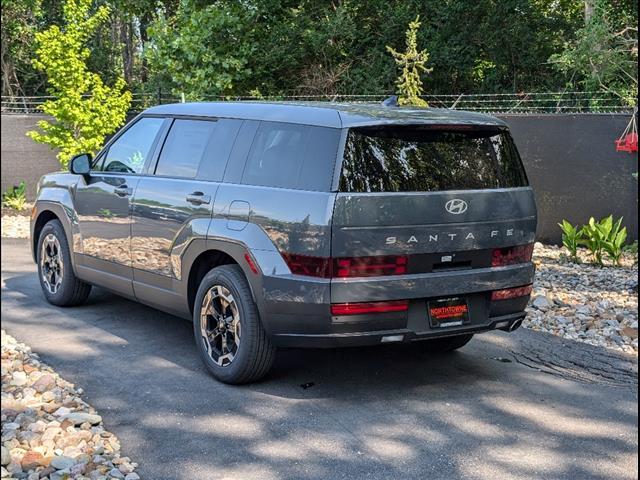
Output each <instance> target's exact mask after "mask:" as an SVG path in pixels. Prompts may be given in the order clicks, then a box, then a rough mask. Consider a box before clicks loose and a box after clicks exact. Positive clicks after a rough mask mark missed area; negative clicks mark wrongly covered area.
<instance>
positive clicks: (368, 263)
mask: <svg viewBox="0 0 640 480" xmlns="http://www.w3.org/2000/svg"><path fill="white" fill-rule="evenodd" d="M405 273H407V256H406V255H385V256H379V257H348V258H336V259H334V266H333V276H334V277H338V278H348V277H379V276H384V275H403V274H405Z"/></svg>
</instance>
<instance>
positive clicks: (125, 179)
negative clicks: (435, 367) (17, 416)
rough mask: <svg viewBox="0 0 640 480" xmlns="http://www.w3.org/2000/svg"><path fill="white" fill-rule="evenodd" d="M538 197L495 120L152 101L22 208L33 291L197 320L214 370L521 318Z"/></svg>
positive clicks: (444, 347) (371, 108) (508, 324)
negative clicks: (108, 300) (113, 298)
mask: <svg viewBox="0 0 640 480" xmlns="http://www.w3.org/2000/svg"><path fill="white" fill-rule="evenodd" d="M535 228H536V207H535V203H534V197H533V192H532V190H531V188H530V187H529V186H528V182H527V177H526V175H525V172H524V169H523V166H522V162H521V160H520V157H519V155H518V152H517V150H516V147H515V145H514V143H513V140H512V139H511V136H510V135H509V132H508V129H507V126H506V125H505V124H504V123H503V122H502V121H500V120H498V119H496V118H493V117H490V116H486V115H480V114H475V113H468V112H460V111H453V110H443V109H421V110H412V109H406V108H397V107H384V106H377V105H342V104H332V103H315V104H314V103H192V104H177V105H162V106H157V107H153V108H150V109H148V110H146V111H145V112H144V113H142V114H141V115H139V116H138V117H137V118H135V119H134V120H133V121H131V122H130V123H129V124H128V125H127V126H126V127H125V128H123V129H122V130H121V131H120V132H119V133H118V134H117V135H115V136H114V137H113V138H112V139H111V140H110V141H109V142H108V143H107V144H106V146H105V147H104V148H103V149H102V150H101V151H100V153H98V155H97V156H96V157H95V159H92V158H91V157H90V156H89V155H86V154H83V155H78V156H76V157H74V158H73V159H72V161H71V163H70V172H69V173H52V174H50V175H45V176H44V177H43V178H42V179H41V180H40V183H39V186H38V196H37V202H36V204H35V207H34V211H33V215H32V222H31V238H32V248H33V257H34V260H35V261H36V263H37V265H38V272H39V279H40V283H41V285H42V290H43V292H44V295H45V297H46V299H47V300H48V301H49V302H50V303H52V304H54V305H59V306H70V305H77V304H80V303H82V302H84V301H85V300H86V299H87V297H88V295H89V291H90V289H91V286H92V285H97V286H100V287H103V288H106V289H109V290H111V291H113V292H115V293H117V294H119V295H123V296H125V297H128V298H130V299H134V300H137V301H139V302H142V303H145V304H147V305H150V306H152V307H155V308H158V309H160V310H163V311H166V312H170V313H172V314H175V315H179V316H182V317H185V318H189V319H192V320H193V327H194V334H195V340H196V345H197V348H198V350H199V352H200V355H201V356H202V359H203V360H204V363H205V364H206V366H207V367H208V369H209V370H210V371H211V373H212V374H213V375H214V376H215V377H216V378H217V379H219V380H221V381H223V382H227V383H243V382H250V381H253V380H256V379H258V378H260V377H262V376H264V375H265V374H266V373H267V372H268V370H269V368H270V366H271V364H272V362H273V359H274V355H275V349H276V348H277V347H341V346H356V345H375V344H384V343H392V342H404V343H408V342H414V341H420V340H424V342H422V345H424V346H425V347H426V348H428V349H430V350H436V351H449V350H453V349H456V348H459V347H462V346H463V345H465V344H466V343H467V342H468V341H469V340H470V339H471V337H472V336H473V335H474V334H475V333H479V332H483V331H487V330H492V329H500V330H506V331H512V330H515V329H516V328H518V327H519V326H520V324H521V323H522V320H523V318H524V316H525V312H524V309H525V306H526V304H527V301H528V299H529V295H530V292H531V284H532V281H533V275H534V266H533V264H532V262H531V254H532V249H533V241H534V237H535Z"/></svg>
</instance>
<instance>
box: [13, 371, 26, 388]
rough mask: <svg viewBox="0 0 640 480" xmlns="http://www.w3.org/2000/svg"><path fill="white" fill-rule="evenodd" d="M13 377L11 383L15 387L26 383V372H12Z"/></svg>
mask: <svg viewBox="0 0 640 480" xmlns="http://www.w3.org/2000/svg"><path fill="white" fill-rule="evenodd" d="M12 377H13V379H12V380H11V384H12V385H15V386H17V387H21V386H22V385H25V384H26V383H27V374H26V373H24V372H21V371H18V372H13V375H12Z"/></svg>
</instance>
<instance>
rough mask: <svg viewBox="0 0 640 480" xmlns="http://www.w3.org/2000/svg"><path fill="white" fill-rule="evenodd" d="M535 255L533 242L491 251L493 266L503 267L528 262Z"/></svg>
mask: <svg viewBox="0 0 640 480" xmlns="http://www.w3.org/2000/svg"><path fill="white" fill-rule="evenodd" d="M532 255H533V244H532V243H530V244H528V245H518V246H516V247H506V248H495V249H494V250H493V252H491V266H492V267H502V266H504V265H513V264H516V263H526V262H530V261H531V256H532Z"/></svg>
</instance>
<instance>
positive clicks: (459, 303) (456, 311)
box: [427, 297, 471, 329]
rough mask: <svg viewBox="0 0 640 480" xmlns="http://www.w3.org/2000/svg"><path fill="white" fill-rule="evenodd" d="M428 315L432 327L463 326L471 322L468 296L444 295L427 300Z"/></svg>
mask: <svg viewBox="0 0 640 480" xmlns="http://www.w3.org/2000/svg"><path fill="white" fill-rule="evenodd" d="M427 315H428V317H429V325H430V326H431V328H437V329H441V328H453V327H461V326H464V325H468V324H469V323H471V317H470V316H469V302H468V299H467V298H466V297H444V298H437V299H434V300H428V301H427Z"/></svg>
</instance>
